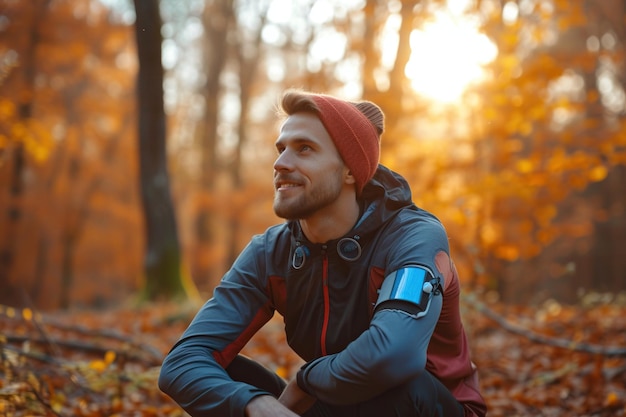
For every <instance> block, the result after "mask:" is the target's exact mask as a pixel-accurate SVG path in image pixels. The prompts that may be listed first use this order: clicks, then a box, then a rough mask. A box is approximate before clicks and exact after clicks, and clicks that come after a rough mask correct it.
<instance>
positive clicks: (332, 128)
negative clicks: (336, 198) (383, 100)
mask: <svg viewBox="0 0 626 417" xmlns="http://www.w3.org/2000/svg"><path fill="white" fill-rule="evenodd" d="M311 97H312V99H313V101H314V102H315V104H316V105H317V107H318V108H319V114H318V116H319V118H320V120H321V121H322V124H323V125H324V127H325V128H326V130H327V131H328V134H329V135H330V137H331V139H332V140H333V142H334V143H335V146H336V147H337V150H338V151H339V155H340V156H341V159H343V162H344V163H345V164H346V166H347V167H348V168H349V169H350V172H351V173H352V175H353V176H354V179H355V181H356V191H357V194H361V191H363V187H364V186H365V184H367V182H368V181H369V180H370V179H372V177H373V176H374V173H375V172H376V169H377V167H378V160H379V157H380V134H381V133H382V131H383V113H382V111H381V110H380V108H379V107H378V106H377V105H376V104H374V103H371V102H368V101H363V102H359V103H349V102H347V101H343V100H339V99H337V98H334V97H331V96H327V95H321V94H313V95H312V96H311Z"/></svg>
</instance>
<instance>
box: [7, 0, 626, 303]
mask: <svg viewBox="0 0 626 417" xmlns="http://www.w3.org/2000/svg"><path fill="white" fill-rule="evenodd" d="M144 35H145V36H146V37H142V36H144ZM148 35H149V36H148ZM141 45H144V46H146V47H147V48H148V49H149V47H150V46H152V49H151V50H152V51H153V52H154V51H157V52H154V53H153V54H152V55H151V56H150V55H146V54H143V55H142V53H141V50H142V49H141ZM138 46H139V47H138ZM148 49H145V50H148ZM625 52H626V2H624V1H623V0H622V1H619V0H586V1H585V0H577V1H570V0H510V1H505V0H450V1H443V0H396V1H382V0H341V1H340V0H316V1H313V0H299V1H286V0H188V1H183V2H181V1H177V0H160V1H156V0H155V1H149V0H145V1H142V0H137V1H136V4H133V2H132V1H131V0H31V1H18V0H0V303H2V304H6V305H11V306H36V307H37V308H39V309H47V310H52V309H66V308H70V307H105V306H110V305H115V304H117V303H120V302H121V301H123V300H126V299H127V298H128V297H130V296H132V295H133V294H137V293H139V292H142V291H143V292H144V293H145V294H146V296H147V297H149V298H152V299H157V298H168V297H171V296H173V295H174V294H177V293H180V292H181V291H184V292H185V293H187V294H195V295H196V296H197V297H199V298H201V299H205V298H207V297H209V296H210V295H211V291H212V289H213V287H214V286H215V285H216V284H217V282H218V281H219V279H220V278H221V276H222V274H223V273H224V271H225V270H226V269H227V268H228V267H229V266H230V264H231V263H232V261H233V260H234V258H235V257H236V256H237V254H238V253H239V251H240V250H241V249H242V248H243V246H244V245H245V244H246V243H247V242H248V240H249V239H250V237H251V236H252V235H253V234H255V233H261V232H263V231H264V230H265V228H267V227H268V226H270V225H272V224H274V223H276V222H279V221H281V220H280V219H278V218H276V217H275V216H274V214H273V212H272V198H273V188H272V183H271V182H272V181H271V179H272V163H273V161H274V157H275V149H274V144H273V142H274V140H275V137H276V133H277V129H278V127H279V120H278V119H277V116H276V104H277V102H278V98H279V97H280V95H281V93H282V92H283V90H284V89H286V88H291V87H296V88H303V89H306V90H311V91H315V92H323V93H330V94H335V95H338V96H341V97H343V98H345V99H350V100H359V99H366V100H371V101H374V102H376V103H377V104H379V105H380V106H381V107H382V108H383V110H384V111H385V114H386V131H385V133H384V134H383V140H382V156H381V162H382V163H383V164H385V165H387V166H388V167H390V168H392V169H393V170H395V171H398V172H399V173H401V174H403V175H404V176H405V177H406V178H407V179H408V181H409V183H410V184H411V186H412V189H413V193H414V195H413V198H414V201H415V202H416V203H417V205H419V206H420V207H422V208H424V209H426V210H429V211H431V212H433V213H434V214H436V215H437V216H438V217H439V218H440V219H441V221H442V222H443V223H444V225H445V226H446V228H447V230H448V234H449V238H450V245H451V250H452V256H453V258H454V259H455V261H456V263H457V266H458V268H459V273H460V276H461V280H462V282H463V285H464V288H466V289H468V290H475V291H480V292H483V293H485V294H488V295H489V296H490V298H492V299H498V300H500V301H503V302H505V303H516V304H517V303H530V304H533V303H542V302H545V301H546V300H557V301H558V302H560V303H576V302H579V301H580V300H581V299H582V298H583V297H585V296H587V295H589V294H602V296H603V297H608V298H609V299H610V298H613V299H615V298H617V297H622V298H624V294H625V291H626V217H625V214H626V213H625V208H626V181H625V180H626V95H625V86H626V67H625V55H624V53H625ZM155 54H156V55H155ZM155 57H156V60H155ZM141 71H145V72H144V73H143V75H145V77H144V78H142V72H141ZM138 76H139V78H138ZM138 79H139V80H143V84H142V83H141V82H140V83H139V84H138ZM138 85H139V87H138ZM161 89H162V91H161ZM155 97H156V98H155ZM150 115H152V117H153V118H150ZM155 126H156V128H157V129H155V130H153V131H151V130H150V127H155ZM154 190H158V192H155V191H154ZM166 282H170V284H164V283H166ZM171 282H174V284H171ZM151 283H152V284H151ZM146 288H148V291H146ZM620 294H621V295H620Z"/></svg>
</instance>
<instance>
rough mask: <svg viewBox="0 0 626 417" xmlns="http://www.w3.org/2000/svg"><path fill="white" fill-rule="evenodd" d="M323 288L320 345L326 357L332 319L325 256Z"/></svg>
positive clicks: (325, 257) (325, 258) (326, 259)
mask: <svg viewBox="0 0 626 417" xmlns="http://www.w3.org/2000/svg"><path fill="white" fill-rule="evenodd" d="M322 288H323V291H324V323H323V324H322V335H321V336H320V344H321V348H322V356H326V333H327V331H328V320H329V319H330V296H329V294H328V257H327V256H326V255H324V260H323V267H322Z"/></svg>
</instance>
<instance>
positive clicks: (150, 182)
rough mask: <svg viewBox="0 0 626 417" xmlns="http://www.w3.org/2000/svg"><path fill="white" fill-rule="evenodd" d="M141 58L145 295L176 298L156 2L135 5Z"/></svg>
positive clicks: (179, 291)
mask: <svg viewBox="0 0 626 417" xmlns="http://www.w3.org/2000/svg"><path fill="white" fill-rule="evenodd" d="M134 3H135V11H136V14H137V21H136V24H135V34H136V38H137V53H138V57H139V74H138V79H137V86H138V91H137V95H138V113H139V170H140V188H141V198H142V203H143V211H144V218H145V233H146V253H145V259H144V270H145V274H146V282H145V286H144V296H145V298H147V299H148V300H156V299H163V298H166V299H172V298H176V297H179V296H182V295H183V294H184V287H183V284H182V279H181V272H180V262H181V254H180V246H179V242H178V234H177V230H176V219H175V215H174V207H173V204H172V199H171V196H170V191H169V178H168V173H167V155H166V146H165V137H166V135H165V132H166V130H165V109H164V104H163V66H162V64H161V43H162V36H161V16H160V14H159V4H158V1H157V0H134Z"/></svg>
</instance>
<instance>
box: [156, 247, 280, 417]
mask: <svg viewBox="0 0 626 417" xmlns="http://www.w3.org/2000/svg"><path fill="white" fill-rule="evenodd" d="M258 246H259V245H258V244H257V245H255V244H254V241H253V242H252V243H251V244H250V245H248V247H246V249H244V251H243V252H242V253H241V255H240V256H239V258H238V259H237V260H236V261H235V263H234V265H233V268H232V269H231V270H230V271H228V272H227V273H226V275H225V276H224V278H223V279H222V281H221V283H220V284H219V285H218V286H217V287H216V289H215V292H214V296H213V297H212V298H211V299H210V300H208V301H207V302H206V303H205V304H204V306H202V308H201V309H200V310H199V311H198V313H197V314H196V316H195V317H194V319H193V320H192V322H191V323H190V325H189V327H188V328H187V329H186V330H185V332H184V333H183V335H182V336H181V338H180V339H179V340H178V342H177V343H176V344H175V345H174V347H173V348H172V349H171V350H170V352H169V353H168V354H167V355H166V357H165V359H164V361H163V364H162V367H161V373H160V375H159V381H158V384H159V388H160V389H161V390H162V391H163V392H164V393H166V394H167V395H169V396H170V397H171V398H172V399H174V400H175V401H176V402H177V403H178V404H179V405H180V406H181V407H182V408H183V409H184V410H185V411H187V412H188V413H189V414H190V415H192V416H201V415H202V416H205V415H220V416H221V415H223V416H241V417H243V416H244V408H245V406H246V404H247V403H248V402H249V401H250V400H251V399H252V398H254V397H255V396H258V395H262V394H267V392H264V391H262V390H260V389H258V388H256V387H253V386H251V385H248V384H245V383H242V382H236V381H233V380H232V379H231V378H230V377H229V376H228V374H227V372H226V371H225V368H226V367H227V366H228V364H229V363H230V362H231V361H232V359H233V358H234V357H235V356H236V355H237V354H238V353H239V351H240V350H241V348H242V347H243V346H244V345H245V343H246V342H247V341H248V340H249V339H250V338H251V337H252V336H253V335H254V333H256V331H257V330H258V329H260V328H261V327H262V326H263V325H264V324H265V323H266V322H267V321H268V320H269V319H270V318H271V317H272V315H273V312H274V310H273V308H272V307H271V304H270V301H269V297H268V296H267V294H266V292H265V289H264V284H263V279H264V278H263V277H264V275H263V272H264V271H262V270H261V269H262V268H260V267H259V265H258V260H259V259H262V258H258V257H257V256H256V255H257V254H258V253H261V248H259V247H258Z"/></svg>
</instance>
